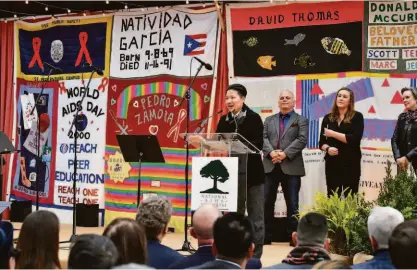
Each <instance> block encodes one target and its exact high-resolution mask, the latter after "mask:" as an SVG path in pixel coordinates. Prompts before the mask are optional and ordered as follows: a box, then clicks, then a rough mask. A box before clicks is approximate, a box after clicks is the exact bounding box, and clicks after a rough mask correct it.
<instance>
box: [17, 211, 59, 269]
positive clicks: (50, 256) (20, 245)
mask: <svg viewBox="0 0 417 270" xmlns="http://www.w3.org/2000/svg"><path fill="white" fill-rule="evenodd" d="M16 249H17V251H18V255H17V256H16V258H15V260H16V269H56V268H61V264H60V262H59V258H58V250H59V220H58V217H57V216H56V215H55V214H54V213H52V212H49V211H44V210H39V211H36V212H33V213H31V214H29V215H28V216H27V217H26V218H25V220H24V221H23V225H22V228H21V230H20V234H19V239H18V241H17V246H16Z"/></svg>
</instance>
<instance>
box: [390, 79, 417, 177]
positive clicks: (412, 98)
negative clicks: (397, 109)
mask: <svg viewBox="0 0 417 270" xmlns="http://www.w3.org/2000/svg"><path fill="white" fill-rule="evenodd" d="M401 95H402V97H403V102H404V106H405V108H406V109H407V112H403V113H401V114H400V115H399V117H398V120H397V124H396V125H395V130H394V134H393V135H392V138H391V146H392V153H393V154H394V159H395V161H396V162H397V165H398V167H399V168H400V169H407V168H408V164H409V162H411V165H412V166H413V169H414V171H417V90H416V88H409V87H405V88H403V89H401Z"/></svg>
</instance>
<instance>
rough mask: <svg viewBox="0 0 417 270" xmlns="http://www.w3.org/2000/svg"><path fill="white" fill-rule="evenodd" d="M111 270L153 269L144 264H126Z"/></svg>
mask: <svg viewBox="0 0 417 270" xmlns="http://www.w3.org/2000/svg"><path fill="white" fill-rule="evenodd" d="M112 269H154V268H152V267H149V266H147V265H144V264H136V263H128V264H122V265H118V266H115V267H113V268H112Z"/></svg>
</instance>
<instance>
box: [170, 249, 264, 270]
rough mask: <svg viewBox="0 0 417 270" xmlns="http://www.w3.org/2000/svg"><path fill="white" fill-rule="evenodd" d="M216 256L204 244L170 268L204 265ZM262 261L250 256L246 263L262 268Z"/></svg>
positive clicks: (247, 265) (252, 266) (250, 266)
mask: <svg viewBox="0 0 417 270" xmlns="http://www.w3.org/2000/svg"><path fill="white" fill-rule="evenodd" d="M215 259H216V257H215V256H214V255H213V253H212V251H211V246H203V247H199V248H198V249H197V251H196V252H195V253H194V254H192V255H190V256H187V257H185V258H184V259H181V260H179V261H177V262H175V263H173V264H171V266H170V267H169V269H186V268H193V267H195V266H199V265H202V264H204V263H206V262H209V261H214V260H215ZM261 268H262V263H261V261H260V260H259V259H255V258H250V259H249V260H248V262H247V263H246V269H261Z"/></svg>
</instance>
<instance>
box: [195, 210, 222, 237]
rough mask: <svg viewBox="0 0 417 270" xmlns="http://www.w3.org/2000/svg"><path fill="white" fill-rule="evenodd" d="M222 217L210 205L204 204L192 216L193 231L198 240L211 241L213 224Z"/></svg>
mask: <svg viewBox="0 0 417 270" xmlns="http://www.w3.org/2000/svg"><path fill="white" fill-rule="evenodd" d="M221 216H222V213H221V212H220V210H219V209H218V208H217V207H216V206H214V205H212V204H204V205H202V206H200V208H198V209H197V210H196V211H195V212H194V215H193V230H194V232H195V234H196V236H197V238H198V239H212V238H213V225H214V222H215V221H216V220H217V219H218V218H219V217H221Z"/></svg>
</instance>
